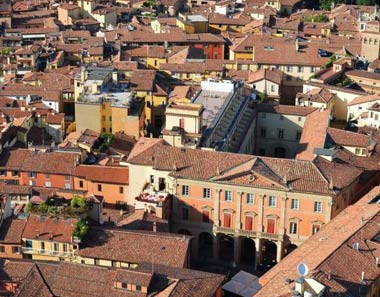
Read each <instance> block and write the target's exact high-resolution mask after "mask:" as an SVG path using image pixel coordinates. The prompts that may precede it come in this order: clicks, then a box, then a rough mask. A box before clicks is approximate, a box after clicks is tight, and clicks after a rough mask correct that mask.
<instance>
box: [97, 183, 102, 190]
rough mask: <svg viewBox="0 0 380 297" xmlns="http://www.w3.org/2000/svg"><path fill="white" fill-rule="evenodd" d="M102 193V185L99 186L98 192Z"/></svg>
mask: <svg viewBox="0 0 380 297" xmlns="http://www.w3.org/2000/svg"><path fill="white" fill-rule="evenodd" d="M101 191H102V185H101V184H98V192H101Z"/></svg>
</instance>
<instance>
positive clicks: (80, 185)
mask: <svg viewBox="0 0 380 297" xmlns="http://www.w3.org/2000/svg"><path fill="white" fill-rule="evenodd" d="M79 188H83V180H80V181H79Z"/></svg>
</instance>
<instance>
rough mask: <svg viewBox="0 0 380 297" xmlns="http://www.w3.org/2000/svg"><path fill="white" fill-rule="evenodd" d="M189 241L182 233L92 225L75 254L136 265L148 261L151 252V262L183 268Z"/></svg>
mask: <svg viewBox="0 0 380 297" xmlns="http://www.w3.org/2000/svg"><path fill="white" fill-rule="evenodd" d="M189 243H190V238H189V237H187V236H183V235H182V236H181V235H174V234H169V233H153V232H142V231H119V230H106V229H95V228H92V229H90V231H89V232H88V234H87V235H86V237H85V239H84V241H83V243H82V245H81V248H80V250H79V251H78V252H77V254H78V255H79V256H83V257H90V258H97V259H105V260H114V261H121V262H127V263H136V264H139V263H143V262H151V261H152V260H151V259H152V255H153V257H154V262H155V264H164V265H169V266H174V267H184V266H186V260H187V255H188V249H189V248H190V246H189Z"/></svg>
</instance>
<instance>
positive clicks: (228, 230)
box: [216, 226, 238, 234]
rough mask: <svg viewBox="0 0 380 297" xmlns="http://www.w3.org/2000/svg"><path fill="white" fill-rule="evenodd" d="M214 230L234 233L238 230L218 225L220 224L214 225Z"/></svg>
mask: <svg viewBox="0 0 380 297" xmlns="http://www.w3.org/2000/svg"><path fill="white" fill-rule="evenodd" d="M216 231H217V232H220V233H228V234H235V233H237V232H236V231H238V230H235V229H233V228H227V227H220V226H217V227H216Z"/></svg>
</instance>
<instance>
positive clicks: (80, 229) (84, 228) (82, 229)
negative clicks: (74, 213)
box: [73, 220, 88, 239]
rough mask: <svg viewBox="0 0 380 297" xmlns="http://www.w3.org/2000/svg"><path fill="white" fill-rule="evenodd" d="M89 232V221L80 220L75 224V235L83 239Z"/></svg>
mask: <svg viewBox="0 0 380 297" xmlns="http://www.w3.org/2000/svg"><path fill="white" fill-rule="evenodd" d="M87 232H88V222H87V221H86V220H79V221H78V223H77V224H76V226H75V230H74V232H73V236H74V237H78V238H79V239H83V237H84V236H85V235H86V234H87Z"/></svg>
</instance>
